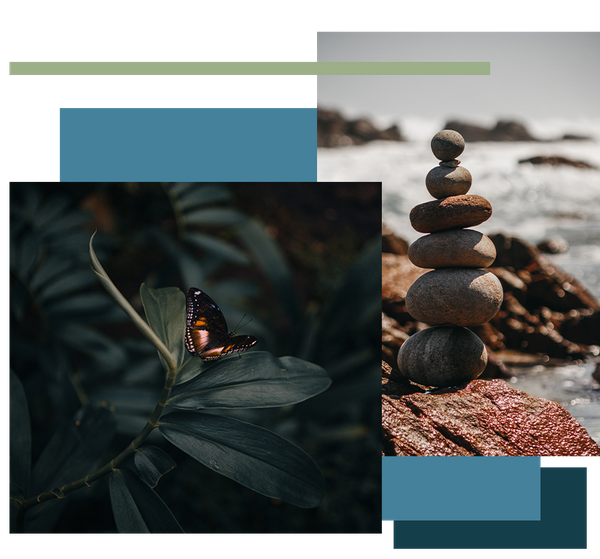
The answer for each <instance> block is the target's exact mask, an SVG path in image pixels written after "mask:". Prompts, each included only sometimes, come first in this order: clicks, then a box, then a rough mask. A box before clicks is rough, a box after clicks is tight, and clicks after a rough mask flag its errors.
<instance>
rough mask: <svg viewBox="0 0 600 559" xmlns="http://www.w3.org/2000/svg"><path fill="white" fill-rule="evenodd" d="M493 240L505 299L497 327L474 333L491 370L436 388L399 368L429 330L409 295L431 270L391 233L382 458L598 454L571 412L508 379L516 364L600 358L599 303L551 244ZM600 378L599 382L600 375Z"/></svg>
mask: <svg viewBox="0 0 600 559" xmlns="http://www.w3.org/2000/svg"><path fill="white" fill-rule="evenodd" d="M490 239H491V240H492V242H493V243H494V245H495V248H496V252H497V257H496V261H495V262H494V264H493V265H492V267H490V268H489V269H490V270H491V271H492V272H493V273H494V274H495V275H496V276H497V277H498V278H499V280H500V282H501V284H502V288H503V291H504V301H503V303H502V305H501V307H500V310H499V312H498V313H497V315H496V316H495V317H494V318H492V320H491V321H490V322H487V323H485V324H482V325H480V326H475V327H473V328H471V329H472V331H473V332H474V333H475V334H477V336H479V337H480V338H481V339H482V340H483V342H484V344H485V346H486V348H487V351H488V364H487V366H486V369H485V370H484V372H483V374H482V376H481V377H480V379H478V380H476V381H472V382H470V383H467V384H466V385H462V386H459V387H451V388H449V389H437V390H436V389H433V390H432V389H431V387H426V386H421V385H417V384H415V383H412V382H410V381H408V380H407V379H405V378H404V377H403V376H402V375H401V374H400V372H399V371H398V368H397V363H396V357H397V354H398V350H399V348H400V347H401V346H402V344H403V343H404V342H405V341H406V340H407V339H408V338H409V336H410V335H412V334H414V333H416V332H419V331H422V330H424V329H426V328H428V327H429V325H427V324H424V323H420V322H418V321H416V320H414V318H413V317H411V316H410V314H409V313H408V312H407V310H406V305H405V298H406V292H407V291H408V289H409V287H410V286H411V285H412V283H413V282H414V281H415V280H416V279H417V278H419V277H420V276H422V275H423V274H425V273H427V272H428V271H430V270H428V269H423V268H419V267H417V266H414V265H413V264H412V263H411V262H410V260H409V258H408V256H407V254H408V244H407V243H406V242H405V241H404V240H403V239H401V238H398V237H397V236H395V235H394V234H393V232H391V231H389V230H387V229H385V228H384V234H383V254H382V274H383V283H382V308H383V320H382V358H383V364H382V368H383V370H382V381H383V404H382V406H383V407H382V413H383V419H382V421H383V454H384V455H461V454H467V455H571V456H578V455H586V456H587V455H600V447H599V446H598V445H597V444H596V443H595V442H594V441H593V440H592V439H591V438H590V437H589V435H588V434H587V432H586V431H585V429H583V427H581V425H580V424H579V423H577V421H576V420H575V419H574V418H573V417H572V416H571V415H570V414H568V412H567V411H566V410H564V408H561V407H560V406H559V405H558V404H556V403H554V402H549V401H548V400H545V399H543V398H536V397H533V396H531V395H529V394H527V393H524V392H522V391H519V390H516V389H514V388H513V387H511V386H510V385H509V384H508V383H507V382H505V380H502V379H508V378H510V377H511V376H512V372H511V369H510V365H511V364H519V363H529V364H533V363H543V364H552V363H567V362H571V363H576V362H581V361H584V360H594V361H597V360H598V351H599V348H598V346H600V339H598V338H599V335H598V332H600V302H599V301H598V300H597V298H595V297H594V296H593V294H591V293H590V292H589V291H588V290H587V289H586V288H585V287H584V286H583V285H582V284H581V283H580V282H578V281H577V280H576V279H574V278H573V277H571V276H570V275H569V274H567V273H565V272H564V271H562V270H561V269H559V268H558V267H557V266H554V265H553V264H552V263H551V262H550V261H549V260H548V259H547V257H546V256H545V255H544V253H543V252H542V250H540V248H541V249H544V250H549V248H548V246H544V245H543V244H540V247H539V248H538V247H536V246H533V245H531V244H529V243H527V242H526V241H524V240H522V239H518V238H515V237H507V236H505V235H501V234H496V235H490ZM546 244H548V243H546ZM550 245H551V243H550ZM594 375H595V378H596V379H597V380H599V381H600V375H599V374H598V370H596V373H595V374H594ZM491 379H494V380H493V381H492V380H491ZM433 402H435V405H434V404H433ZM490 402H492V403H493V404H494V405H493V406H492V407H490V406H489V405H488V404H489V403H490ZM499 406H500V407H499ZM502 406H504V407H505V409H504V411H502V413H499V410H500V408H501V407H502ZM407 413H408V415H406V414H407ZM401 417H403V418H404V419H402V420H400V418H401ZM408 420H410V421H408ZM500 439H503V440H504V441H505V443H506V444H500V442H499V441H500ZM486 441H487V442H486ZM492 441H493V444H492ZM507 441H508V442H507ZM509 442H510V444H508V443H509ZM488 443H489V444H488Z"/></svg>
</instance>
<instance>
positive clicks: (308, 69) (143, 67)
mask: <svg viewBox="0 0 600 559" xmlns="http://www.w3.org/2000/svg"><path fill="white" fill-rule="evenodd" d="M9 72H10V75H12V76H201V75H205V76H399V75H406V76H440V75H451V76H458V75H462V76H466V75H469V76H473V75H478V76H488V75H489V74H490V63H489V62H11V63H10V67H9Z"/></svg>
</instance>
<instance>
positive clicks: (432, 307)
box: [406, 268, 503, 326]
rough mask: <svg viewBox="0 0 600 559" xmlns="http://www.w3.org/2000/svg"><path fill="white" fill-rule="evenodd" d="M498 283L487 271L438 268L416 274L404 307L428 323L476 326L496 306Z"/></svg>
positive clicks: (499, 301) (491, 312)
mask: <svg viewBox="0 0 600 559" xmlns="http://www.w3.org/2000/svg"><path fill="white" fill-rule="evenodd" d="M502 294H503V291H502V285H501V283H500V280H498V278H497V277H496V276H495V275H494V274H493V273H492V272H490V271H488V270H481V269H478V268H456V269H450V268H442V269H438V270H432V271H431V272H427V273H426V274H424V275H422V276H421V277H419V278H418V279H417V280H416V281H415V282H414V283H413V284H412V286H411V287H410V289H409V291H408V293H407V295H406V310H407V311H408V312H409V314H410V315H411V316H412V317H413V318H415V319H416V320H419V321H421V322H425V323H427V324H430V325H432V326H434V325H438V324H454V325H456V326H479V325H480V324H483V323H485V322H488V321H489V320H490V319H491V318H492V317H493V316H494V315H495V314H496V313H497V312H498V310H499V309H500V305H501V303H502Z"/></svg>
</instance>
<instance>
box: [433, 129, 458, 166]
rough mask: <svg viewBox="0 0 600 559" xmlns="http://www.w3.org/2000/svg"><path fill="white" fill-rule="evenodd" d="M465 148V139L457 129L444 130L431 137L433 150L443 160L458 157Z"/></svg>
mask: <svg viewBox="0 0 600 559" xmlns="http://www.w3.org/2000/svg"><path fill="white" fill-rule="evenodd" d="M464 149H465V139H464V138H463V137H462V136H461V135H460V134H459V133H458V132H456V131H455V130H442V131H441V132H438V133H437V134H436V135H435V136H434V137H433V138H432V139H431V151H432V152H433V155H435V156H436V157H437V158H438V159H441V160H442V161H451V160H452V159H456V158H457V157H458V156H459V155H460V154H461V153H462V152H463V150H464Z"/></svg>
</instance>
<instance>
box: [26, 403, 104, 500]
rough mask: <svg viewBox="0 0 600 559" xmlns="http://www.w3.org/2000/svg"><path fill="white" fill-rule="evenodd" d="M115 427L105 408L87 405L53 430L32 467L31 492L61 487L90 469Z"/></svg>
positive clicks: (35, 492) (95, 463)
mask: <svg viewBox="0 0 600 559" xmlns="http://www.w3.org/2000/svg"><path fill="white" fill-rule="evenodd" d="M114 430H115V420H114V416H113V414H112V413H111V412H110V411H109V410H108V409H107V408H106V407H99V406H98V407H96V406H88V407H85V408H82V409H81V410H79V411H78V412H77V413H76V414H75V417H73V418H72V419H70V420H68V421H65V422H63V424H62V425H61V426H60V427H59V428H58V429H57V430H56V432H55V433H54V435H53V436H52V438H51V439H50V441H49V442H48V444H47V445H46V447H45V448H44V450H43V451H42V454H41V456H40V457H39V458H38V460H37V462H36V463H35V466H34V467H33V475H32V480H31V483H32V489H33V493H34V494H37V493H41V492H43V491H48V490H50V489H52V488H53V487H60V486H62V485H64V484H65V483H68V482H70V481H74V480H76V479H78V478H80V477H82V476H84V475H86V474H89V473H91V472H92V471H93V469H94V467H95V466H96V465H97V462H98V460H99V459H100V457H101V456H102V454H103V453H104V451H105V449H106V448H107V447H108V445H109V444H110V442H111V440H112V438H113V434H114Z"/></svg>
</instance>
